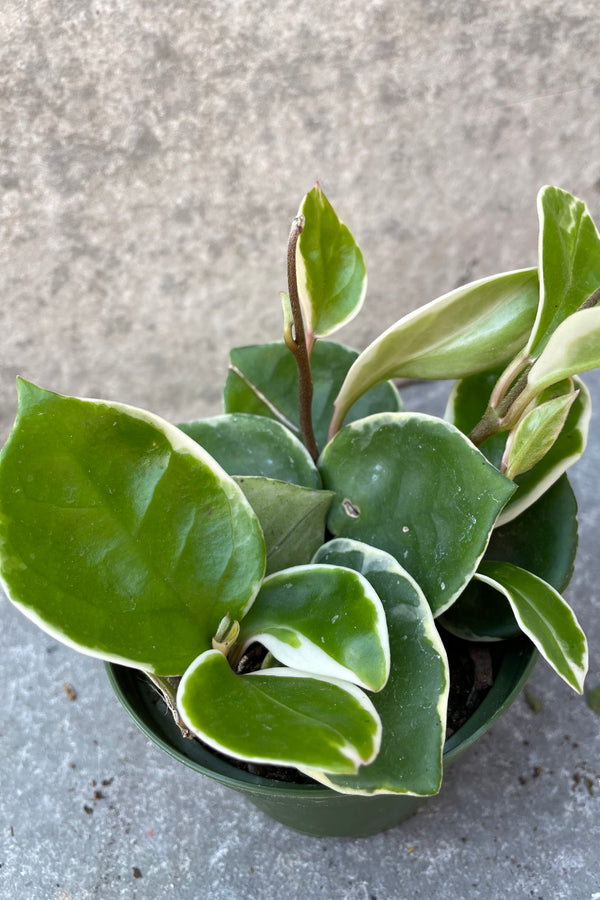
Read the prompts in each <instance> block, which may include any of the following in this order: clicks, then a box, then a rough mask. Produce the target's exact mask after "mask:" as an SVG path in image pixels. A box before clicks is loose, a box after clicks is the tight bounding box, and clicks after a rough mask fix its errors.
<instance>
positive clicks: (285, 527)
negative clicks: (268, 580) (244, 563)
mask: <svg viewBox="0 0 600 900" xmlns="http://www.w3.org/2000/svg"><path fill="white" fill-rule="evenodd" d="M235 481H236V482H237V483H238V484H239V486H240V487H241V489H242V491H243V492H244V494H245V495H246V499H247V500H248V502H249V503H250V506H251V507H252V509H253V510H254V512H255V513H256V515H257V516H258V521H259V522H260V524H261V528H262V530H263V534H264V538H265V545H266V548H267V568H266V574H267V575H270V574H271V572H278V571H279V570H280V569H287V568H289V566H300V565H303V564H304V563H308V562H310V560H311V559H312V556H313V553H315V552H316V550H318V548H319V547H320V546H321V544H322V543H323V539H324V535H325V520H326V519H327V513H328V511H329V507H330V506H331V501H332V499H333V496H334V495H333V493H332V492H331V491H314V490H311V489H310V488H304V487H300V486H299V485H296V484H288V483H287V482H286V481H275V480H274V479H272V478H260V477H258V476H256V477H244V476H236V477H235Z"/></svg>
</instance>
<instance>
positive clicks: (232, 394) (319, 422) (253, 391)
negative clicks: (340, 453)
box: [224, 341, 402, 449]
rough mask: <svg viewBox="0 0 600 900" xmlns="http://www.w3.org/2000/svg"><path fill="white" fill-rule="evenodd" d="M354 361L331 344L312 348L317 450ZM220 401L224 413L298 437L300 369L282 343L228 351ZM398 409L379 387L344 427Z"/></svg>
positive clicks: (352, 354) (392, 394) (389, 388)
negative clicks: (260, 419)
mask: <svg viewBox="0 0 600 900" xmlns="http://www.w3.org/2000/svg"><path fill="white" fill-rule="evenodd" d="M357 357H358V353H357V352H356V351H355V350H350V349H349V348H348V347H344V346H343V345H342V344H336V343H335V342H333V341H317V343H316V344H315V347H314V350H313V353H312V356H311V360H310V366H311V373H312V378H313V384H314V393H313V402H312V417H313V426H314V431H315V438H316V441H317V444H318V446H319V448H321V449H322V448H323V447H324V446H325V444H326V442H327V431H328V429H329V423H330V420H331V417H332V415H333V401H334V400H335V397H336V395H337V393H338V391H339V389H340V387H341V386H342V382H343V380H344V378H345V376H346V372H347V371H348V369H349V368H350V366H351V365H352V363H353V362H354V360H355V359H356V358H357ZM224 400H225V410H226V412H230V413H234V412H246V413H256V414H257V415H260V416H269V417H270V418H273V419H277V421H279V422H281V423H282V424H283V425H285V426H286V427H287V428H289V429H290V430H291V431H293V432H294V434H296V435H297V436H299V435H300V422H299V418H298V369H297V367H296V361H295V360H294V357H293V356H292V354H291V353H290V351H289V350H288V348H287V347H286V345H285V344H284V343H283V341H281V342H277V343H271V344H258V345H254V346H250V347H237V348H236V349H234V350H232V351H231V353H230V367H229V375H228V377H227V383H226V385H225V395H224ZM400 409H402V402H401V400H400V397H399V396H398V392H397V391H396V389H395V387H394V386H393V385H392V384H391V383H385V384H380V385H378V387H376V388H374V389H373V390H372V391H369V392H368V394H366V395H365V396H364V397H361V399H360V400H359V401H358V403H356V404H355V405H354V406H353V407H352V409H351V410H350V412H349V414H348V416H347V418H346V422H352V421H354V420H356V419H362V418H364V416H368V415H371V414H372V413H376V412H397V411H398V410H400Z"/></svg>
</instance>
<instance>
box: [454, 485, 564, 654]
mask: <svg viewBox="0 0 600 900" xmlns="http://www.w3.org/2000/svg"><path fill="white" fill-rule="evenodd" d="M576 553H577V501H576V499H575V494H574V493H573V490H572V488H571V485H570V484H569V480H568V478H567V476H566V475H562V476H561V478H559V479H558V481H556V482H555V483H554V484H553V485H552V486H551V487H550V488H549V489H548V490H547V491H545V493H543V494H542V495H541V497H540V498H539V499H538V500H536V502H535V503H533V504H532V505H531V506H529V507H527V509H526V510H525V512H523V513H521V515H520V516H517V518H515V519H511V520H510V522H508V523H507V524H506V525H502V526H501V527H500V528H495V529H494V531H493V532H492V537H491V538H490V542H489V544H488V547H487V550H486V551H485V556H484V559H489V560H493V561H495V562H510V563H512V564H513V565H515V566H519V567H520V568H522V569H527V571H529V572H532V573H533V574H534V575H537V576H538V578H542V579H543V580H544V581H547V582H548V584H551V585H552V587H553V588H554V589H555V590H557V591H564V590H565V588H566V587H567V585H568V584H569V581H570V580H571V576H572V574H573V567H574V565H575V555H576ZM440 621H441V623H442V625H443V626H444V628H446V629H447V630H448V631H451V632H452V633H453V634H456V635H457V636H458V637H462V638H465V639H466V640H476V641H480V640H504V639H506V638H511V637H516V636H517V635H519V634H520V633H521V629H520V627H519V625H518V624H517V621H516V619H515V617H514V615H513V613H512V610H511V607H510V605H509V603H508V601H507V600H506V598H505V597H504V596H503V595H502V594H499V593H498V591H495V590H493V589H492V588H491V587H489V585H486V584H483V583H482V582H481V581H476V580H473V581H471V582H470V583H469V584H468V585H467V587H466V589H465V590H464V591H463V593H462V594H461V595H460V597H459V598H458V600H456V602H455V603H453V604H452V606H451V607H450V609H448V610H447V611H446V612H445V613H444V615H443V616H442V617H441V619H440Z"/></svg>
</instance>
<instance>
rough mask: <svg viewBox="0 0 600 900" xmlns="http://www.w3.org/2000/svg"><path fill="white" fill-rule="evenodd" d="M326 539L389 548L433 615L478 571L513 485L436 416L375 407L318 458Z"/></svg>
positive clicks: (338, 435) (342, 432) (462, 437)
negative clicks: (327, 503)
mask: <svg viewBox="0 0 600 900" xmlns="http://www.w3.org/2000/svg"><path fill="white" fill-rule="evenodd" d="M319 468H320V471H321V476H322V478H323V484H324V485H325V487H326V488H328V489H329V490H332V491H335V493H336V498H335V500H334V501H333V503H332V506H331V510H330V512H329V516H328V519H327V527H328V528H329V530H330V531H331V533H332V534H333V535H336V536H339V537H349V538H355V539H356V540H360V541H364V542H365V543H366V544H370V545H372V546H373V547H377V548H378V549H380V550H385V551H387V552H388V553H391V554H392V556H394V557H395V558H396V559H397V560H398V562H400V563H401V565H402V566H404V567H405V568H406V569H407V570H408V571H409V572H410V574H411V575H412V576H413V578H415V579H416V581H417V582H418V584H419V585H420V586H421V588H422V589H423V591H424V593H425V596H426V597H427V600H428V601H429V604H430V606H431V608H432V610H433V612H434V614H435V615H438V614H439V613H441V612H443V611H444V609H446V608H447V607H448V606H450V604H451V603H452V602H453V601H454V600H455V598H456V597H457V596H458V594H459V593H460V592H461V591H462V590H463V588H464V587H465V585H466V584H467V582H468V581H469V580H470V578H471V576H472V575H473V573H474V572H475V569H476V568H477V564H478V562H479V560H480V559H481V557H482V555H483V552H484V550H485V548H486V546H487V542H488V540H489V537H490V534H491V531H492V528H493V526H494V523H495V521H496V519H497V517H498V514H499V512H500V510H501V509H502V507H503V506H504V504H505V503H506V501H507V499H508V498H509V497H510V495H511V494H512V492H513V490H514V485H513V484H512V483H511V482H510V481H509V480H508V479H507V478H505V477H504V476H503V475H501V474H500V472H498V471H497V469H495V468H494V467H493V466H491V465H490V463H489V462H488V461H487V460H486V459H485V457H484V456H483V455H482V454H481V453H480V452H479V451H478V450H476V449H475V447H473V445H472V444H471V442H470V441H469V440H467V438H466V437H465V436H464V435H463V434H461V432H460V431H458V429H456V428H454V426H452V425H449V424H448V423H447V422H444V421H443V420H442V419H436V418H434V417H433V416H426V415H423V414H421V413H380V414H378V415H375V416H369V418H367V419H362V420H361V421H359V422H354V423H352V424H351V425H347V426H346V427H345V428H343V429H342V431H340V432H339V433H338V434H337V435H336V436H335V438H334V439H333V440H332V441H331V442H330V443H329V444H328V445H327V447H326V448H325V450H324V451H323V453H322V455H321V459H320V463H319Z"/></svg>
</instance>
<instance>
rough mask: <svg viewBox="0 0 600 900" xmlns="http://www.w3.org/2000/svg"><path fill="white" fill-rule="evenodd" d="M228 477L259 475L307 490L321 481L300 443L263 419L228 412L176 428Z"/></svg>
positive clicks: (280, 427) (270, 421)
mask: <svg viewBox="0 0 600 900" xmlns="http://www.w3.org/2000/svg"><path fill="white" fill-rule="evenodd" d="M179 428H180V429H181V430H182V431H183V432H185V434H187V435H189V436H190V437H192V438H193V439H194V440H195V441H197V443H198V444H200V446H201V447H204V449H205V450H206V451H207V452H208V453H210V455H211V456H212V457H213V458H214V459H216V461H217V462H218V463H219V465H220V466H223V468H224V469H225V471H226V472H227V474H228V475H263V476H265V477H267V478H276V479H278V480H279V481H290V482H292V483H293V484H301V485H304V486H305V487H309V488H320V487H321V478H320V476H319V472H318V471H317V468H316V466H315V464H314V462H313V461H312V458H311V456H310V454H309V453H308V451H307V450H306V447H305V446H304V444H301V443H300V441H299V440H298V438H296V437H295V436H294V435H293V434H292V433H291V432H290V430H289V429H288V428H285V427H284V426H283V425H281V424H280V423H279V422H276V421H275V420H274V419H268V418H266V416H253V415H249V414H248V413H230V414H228V415H227V414H226V415H224V416H213V417H212V418H209V419H199V420H197V421H195V422H185V423H184V424H183V425H179Z"/></svg>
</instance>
